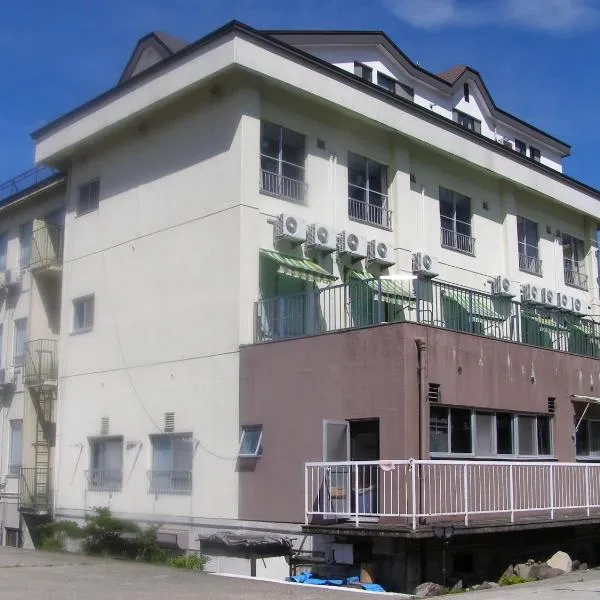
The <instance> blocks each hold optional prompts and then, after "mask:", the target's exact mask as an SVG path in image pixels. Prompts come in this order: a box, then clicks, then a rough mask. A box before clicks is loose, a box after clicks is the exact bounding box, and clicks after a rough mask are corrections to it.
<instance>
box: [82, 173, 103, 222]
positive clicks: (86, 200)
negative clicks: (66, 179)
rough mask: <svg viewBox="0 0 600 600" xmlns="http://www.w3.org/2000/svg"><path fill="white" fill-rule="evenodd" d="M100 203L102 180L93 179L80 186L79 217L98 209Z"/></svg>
mask: <svg viewBox="0 0 600 600" xmlns="http://www.w3.org/2000/svg"><path fill="white" fill-rule="evenodd" d="M99 202H100V180H99V179H92V180H91V181H87V182H86V183H84V184H83V185H80V186H79V196H78V198H77V215H78V216H79V215H85V214H86V213H89V212H92V211H94V210H97V209H98V204H99Z"/></svg>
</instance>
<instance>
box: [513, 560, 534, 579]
mask: <svg viewBox="0 0 600 600" xmlns="http://www.w3.org/2000/svg"><path fill="white" fill-rule="evenodd" d="M536 566H537V565H535V564H529V562H528V563H527V564H525V563H520V564H518V565H516V566H515V575H518V576H519V577H520V578H521V579H530V578H531V577H535V576H534V575H532V574H531V571H532V570H533V569H534V568H535V567H536Z"/></svg>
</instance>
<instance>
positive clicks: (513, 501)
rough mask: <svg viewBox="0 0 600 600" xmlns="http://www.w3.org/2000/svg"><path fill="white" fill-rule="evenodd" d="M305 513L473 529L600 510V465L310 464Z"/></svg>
mask: <svg viewBox="0 0 600 600" xmlns="http://www.w3.org/2000/svg"><path fill="white" fill-rule="evenodd" d="M305 514H306V523H307V524H308V523H309V522H310V521H311V519H313V518H314V517H319V518H321V519H323V518H325V519H348V520H351V521H354V523H355V524H356V525H359V523H360V522H361V520H364V519H371V520H372V519H373V518H381V517H384V518H386V520H388V519H390V518H391V519H393V520H395V521H396V522H397V524H402V525H405V526H408V527H410V528H412V529H416V528H417V524H418V522H419V520H420V519H422V518H427V519H431V521H430V522H435V521H436V520H438V521H439V520H444V521H450V522H451V521H454V522H461V524H463V525H465V526H468V525H471V524H472V523H475V522H477V521H478V520H479V521H480V522H481V520H483V522H485V518H488V519H489V518H490V517H493V518H494V520H495V521H501V520H503V519H504V520H506V522H507V523H514V522H516V521H518V519H519V518H527V519H535V518H536V517H537V518H541V519H544V520H547V519H551V520H553V519H556V518H564V517H567V516H568V517H571V518H577V517H579V518H580V517H586V516H591V515H592V514H594V515H599V514H600V464H593V463H587V464H583V463H554V462H523V461H520V462H516V461H515V462H508V461H507V462H504V461H502V462H500V461H449V460H448V461H446V460H443V461H442V460H412V459H410V460H389V461H376V462H330V463H327V462H311V463H306V465H305Z"/></svg>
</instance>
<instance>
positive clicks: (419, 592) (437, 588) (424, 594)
mask: <svg viewBox="0 0 600 600" xmlns="http://www.w3.org/2000/svg"><path fill="white" fill-rule="evenodd" d="M444 591H445V588H444V586H443V585H440V584H439V583H433V582H431V581H426V582H425V583H422V584H421V585H418V586H417V587H416V588H415V591H414V595H415V596H416V597H417V598H431V597H432V596H441V595H442V594H443V593H444Z"/></svg>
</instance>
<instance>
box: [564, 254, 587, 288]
mask: <svg viewBox="0 0 600 600" xmlns="http://www.w3.org/2000/svg"><path fill="white" fill-rule="evenodd" d="M565 284H566V285H570V286H572V287H576V288H579V289H581V290H587V287H588V276H587V275H586V274H585V265H584V264H583V263H580V264H577V265H575V264H572V263H569V262H567V261H565Z"/></svg>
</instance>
